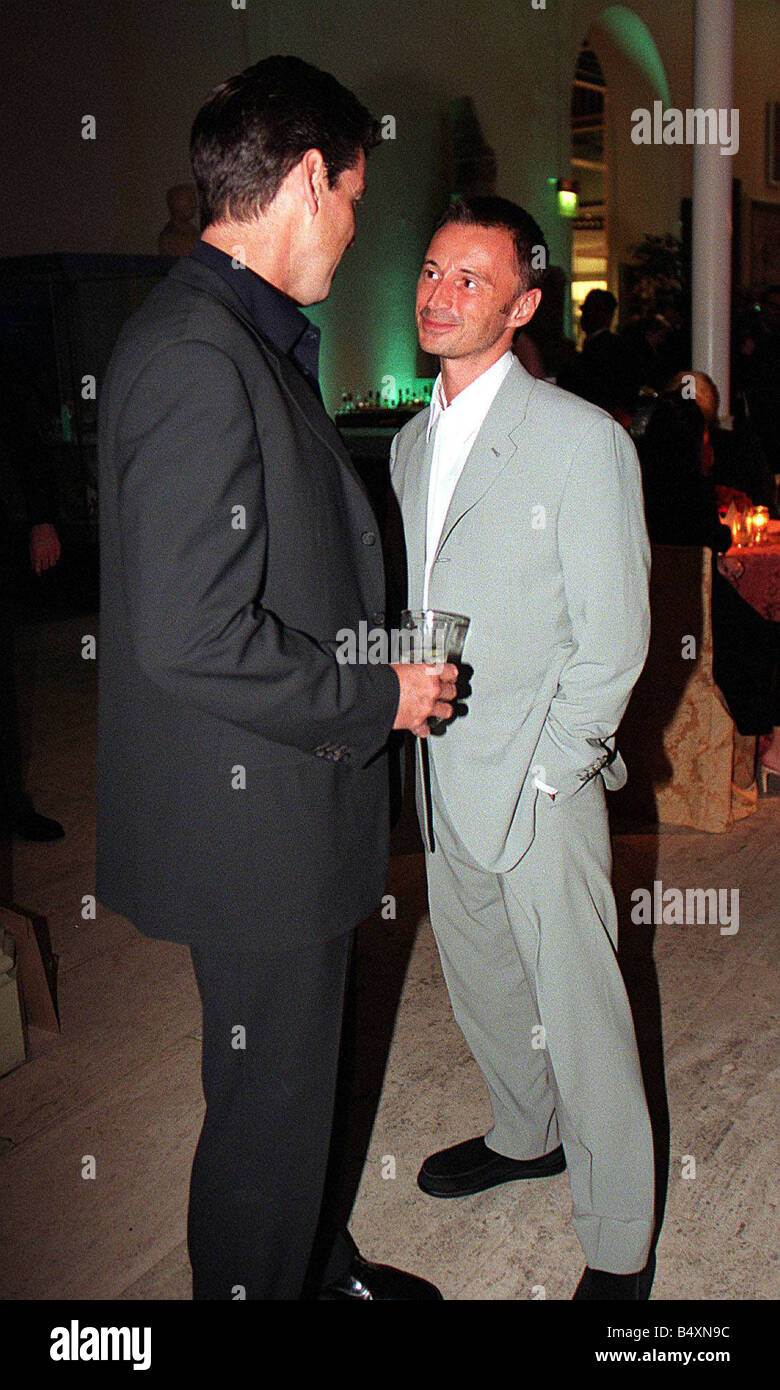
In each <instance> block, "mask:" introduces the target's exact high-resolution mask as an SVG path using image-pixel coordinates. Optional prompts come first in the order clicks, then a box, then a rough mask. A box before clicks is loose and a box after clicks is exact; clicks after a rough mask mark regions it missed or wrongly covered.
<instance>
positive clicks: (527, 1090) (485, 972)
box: [426, 759, 654, 1274]
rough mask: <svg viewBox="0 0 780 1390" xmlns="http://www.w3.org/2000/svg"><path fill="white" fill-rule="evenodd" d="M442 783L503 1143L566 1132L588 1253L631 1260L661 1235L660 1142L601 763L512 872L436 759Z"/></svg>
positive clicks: (449, 879)
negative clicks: (627, 957) (461, 837)
mask: <svg viewBox="0 0 780 1390" xmlns="http://www.w3.org/2000/svg"><path fill="white" fill-rule="evenodd" d="M431 762H432V764H433V759H432V760H431ZM431 791H432V800H433V824H434V834H435V843H436V848H435V851H434V852H433V853H431V852H430V851H429V850H426V863H427V870H428V890H429V903H430V914H431V922H432V925H433V930H434V934H435V936H436V942H437V945H438V948H439V954H440V957H441V963H442V968H443V970H444V976H445V979H446V982H447V987H448V989H449V993H450V998H451V1001H452V1007H453V1011H454V1014H455V1017H456V1019H457V1021H458V1024H459V1025H460V1027H461V1029H462V1031H463V1034H464V1036H465V1038H466V1041H467V1042H468V1045H469V1047H470V1048H471V1051H472V1053H473V1055H474V1058H475V1060H476V1061H477V1063H478V1065H479V1067H480V1069H481V1071H482V1074H483V1076H484V1078H485V1081H486V1083H487V1087H488V1090H489V1092H490V1100H491V1104H492V1108H493V1119H494V1124H493V1128H492V1129H491V1131H490V1133H489V1134H488V1136H487V1142H488V1145H489V1147H490V1148H492V1149H494V1150H495V1151H496V1152H498V1153H501V1154H505V1155H507V1156H509V1157H511V1158H535V1157H537V1156H538V1155H540V1154H543V1153H547V1152H549V1151H550V1150H551V1149H554V1148H555V1147H556V1146H557V1145H558V1143H559V1142H561V1143H562V1144H563V1147H564V1152H565V1154H566V1163H567V1168H568V1173H569V1182H570V1185H571V1195H572V1205H573V1221H574V1227H575V1230H576V1232H577V1235H578V1237H579V1239H580V1242H581V1244H582V1247H583V1249H584V1251H585V1257H586V1261H587V1264H588V1265H589V1266H590V1267H591V1268H593V1269H603V1270H609V1271H610V1272H611V1273H614V1274H629V1273H632V1272H633V1271H635V1270H638V1269H641V1268H642V1267H643V1266H644V1264H645V1262H646V1260H647V1256H648V1252H649V1248H650V1242H651V1238H652V1233H653V1208H654V1169H653V1140H652V1133H651V1129H650V1121H649V1117H648V1113H647V1104H646V1101H645V1094H644V1087H643V1083H642V1076H641V1072H640V1066H639V1057H638V1054H637V1046H636V1036H635V1033H634V1025H633V1020H632V1017H631V1010H630V1006H629V1003H628V998H627V995H626V991H625V986H624V984H623V979H622V976H621V974H620V969H619V966H618V963H617V957H616V954H615V948H616V944H617V913H616V908H615V899H614V894H613V891H612V882H611V872H612V852H611V845H610V839H609V827H608V822H607V812H606V805H605V792H604V784H603V781H602V779H601V776H597V777H594V778H593V779H592V780H591V781H590V782H588V783H587V784H586V785H585V786H583V787H582V789H581V790H580V791H578V792H577V793H576V794H575V795H574V796H573V797H572V798H571V799H569V800H568V801H565V802H562V803H561V804H559V805H556V804H554V803H553V802H552V801H550V799H549V798H548V797H547V796H546V794H545V793H541V792H540V794H539V797H538V800H537V804H536V813H535V814H536V823H535V831H534V839H533V841H532V843H531V846H530V848H529V849H528V851H527V853H526V854H525V855H524V856H523V858H522V859H521V860H520V862H519V864H517V865H516V866H515V867H514V868H513V869H511V870H510V871H509V872H507V873H502V874H496V873H493V872H490V871H488V870H486V869H483V868H481V867H480V866H479V865H478V864H477V863H476V862H475V861H474V860H473V859H472V858H471V856H470V855H469V854H468V853H467V852H466V851H465V849H464V848H463V846H462V845H461V844H460V843H459V841H458V837H457V835H456V833H455V832H454V830H453V828H452V824H451V820H450V818H449V817H448V814H447V810H446V807H445V806H444V803H443V801H442V797H441V791H440V789H439V787H438V784H437V781H436V773H435V767H434V766H433V765H432V767H431Z"/></svg>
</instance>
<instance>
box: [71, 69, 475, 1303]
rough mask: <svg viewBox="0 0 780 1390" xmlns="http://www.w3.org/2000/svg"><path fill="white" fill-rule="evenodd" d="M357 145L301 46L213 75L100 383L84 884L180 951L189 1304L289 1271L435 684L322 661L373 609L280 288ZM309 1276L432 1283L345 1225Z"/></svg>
mask: <svg viewBox="0 0 780 1390" xmlns="http://www.w3.org/2000/svg"><path fill="white" fill-rule="evenodd" d="M376 142H377V125H376V122H375V121H374V120H373V119H372V118H371V117H370V116H369V114H368V112H367V111H366V110H365V108H364V107H362V106H361V105H360V103H359V102H358V101H357V100H356V98H355V97H354V96H353V95H352V94H351V93H350V92H348V91H346V90H345V89H344V88H343V87H341V86H340V84H339V83H338V82H336V81H335V79H334V78H332V77H330V76H329V75H328V74H326V73H322V72H320V71H318V70H317V69H316V68H313V67H311V66H309V65H308V64H305V63H303V62H301V61H300V60H299V59H295V58H269V59H267V60H265V61H264V62H261V63H258V64H256V65H255V66H254V67H252V68H249V69H247V71H246V72H244V73H242V74H240V75H239V76H237V77H235V78H232V79H231V80H230V81H228V82H226V83H224V84H223V85H222V86H220V87H218V88H217V89H216V90H215V91H214V92H213V93H212V95H211V96H210V98H209V99H208V100H207V102H206V103H205V105H204V106H203V108H202V109H201V111H200V112H199V113H198V115H197V117H196V119H195V123H194V126H193V131H192V139H191V153H192V161H193V170H194V174H195V180H196V183H197V186H198V192H199V197H200V205H201V226H202V229H203V234H202V240H201V241H200V242H199V243H198V246H197V247H196V248H195V250H194V251H193V253H192V255H191V256H190V257H189V258H187V259H186V260H183V261H181V262H179V263H178V264H177V265H176V266H175V267H174V269H173V270H172V271H171V273H170V275H169V277H168V278H167V280H166V281H165V282H164V283H163V285H161V286H160V287H158V288H157V289H156V290H155V291H154V292H153V293H152V294H151V295H150V296H149V298H148V299H147V301H146V302H145V304H144V305H143V306H142V308H141V309H140V311H139V312H138V313H137V314H136V315H135V316H134V317H133V318H132V319H131V320H130V322H129V324H128V325H127V326H126V327H125V329H124V331H123V333H122V335H121V338H120V340H119V343H118V345H117V347H116V349H115V352H114V355H113V358H112V362H111V365H110V368H109V371H108V375H107V378H106V381H105V384H104V387H103V390H102V394H101V416H100V441H99V446H100V508H101V537H102V542H101V551H102V561H101V565H102V571H101V594H102V613H101V636H100V644H101V654H100V663H101V664H100V725H99V780H98V870H97V883H98V892H99V895H100V897H101V899H102V901H103V902H104V903H106V904H107V905H108V906H109V907H111V908H113V909H115V910H116V911H119V912H122V913H124V914H125V915H126V916H128V917H129V918H130V919H131V920H132V921H133V922H135V924H136V925H137V926H138V927H139V928H140V930H141V931H143V932H145V933H146V934H147V935H150V936H157V937H162V938H164V939H166V940H174V941H183V942H187V943H189V945H190V947H191V951H192V957H193V962H194V966H195V973H196V977H197V981H198V986H199V989H200V992H201V997H202V1001H203V1089H204V1093H205V1097H206V1107H207V1108H206V1116H205V1120H204V1125H203V1130H202V1133H201V1136H200V1141H199V1144H198V1149H197V1153H196V1156H195V1162H194V1166H193V1173H192V1182H191V1189H190V1206H189V1225H188V1240H189V1251H190V1259H191V1263H192V1269H193V1295H194V1297H195V1298H196V1299H233V1298H242V1297H246V1298H249V1299H298V1298H300V1297H301V1296H303V1294H304V1291H305V1290H307V1289H308V1288H309V1285H310V1282H311V1274H310V1273H309V1281H308V1282H307V1271H309V1266H310V1262H311V1256H312V1251H313V1249H314V1247H315V1237H316V1236H317V1231H318V1225H320V1222H321V1217H322V1203H323V1192H324V1187H325V1174H326V1165H327V1160H328V1152H329V1145H330V1140H331V1130H332V1124H333V1108H334V1094H335V1088H336V1077H337V1060H338V1052H339V1038H340V1032H341V1018H342V1007H343V998H344V987H345V977H346V972H347V966H348V962H349V956H350V949H351V942H352V935H353V931H354V928H355V927H356V925H357V924H358V923H359V922H360V921H361V920H362V919H363V918H365V917H366V916H367V915H368V914H369V913H371V912H372V911H373V910H374V908H375V907H376V906H377V904H378V901H379V898H380V895H381V893H382V891H383V887H384V882H385V873H386V867H387V855H388V777H387V764H386V757H387V754H386V743H387V739H388V736H389V734H390V731H391V729H393V728H411V729H414V730H416V731H417V732H418V733H423V734H424V733H425V732H426V728H427V725H426V721H427V718H428V716H430V715H438V714H442V715H443V716H444V717H448V715H450V714H451V705H450V703H449V702H450V700H451V699H452V698H453V697H454V694H455V685H454V680H453V678H454V676H455V675H456V672H455V668H453V667H450V666H445V667H443V668H438V670H437V669H436V668H432V667H423V666H412V665H409V666H389V665H376V664H370V663H369V662H367V661H366V662H365V663H363V664H361V663H360V662H357V663H354V664H352V665H343V664H340V661H339V659H338V657H337V634H338V633H340V632H341V631H342V630H344V629H349V630H354V631H355V632H356V633H358V632H359V630H360V629H359V624H361V623H363V624H364V625H367V627H368V629H371V628H373V627H376V626H377V625H380V624H382V623H383V621H384V613H383V609H384V605H385V598H384V574H383V565H382V557H381V550H380V544H379V539H378V536H377V527H376V522H375V519H374V516H373V513H372V511H371V508H370V506H369V503H368V500H367V498H366V494H365V491H364V489H363V487H362V485H361V483H360V480H359V479H358V477H357V475H356V473H355V472H354V469H353V468H352V465H351V463H350V460H349V456H348V454H347V452H346V450H345V448H344V446H343V445H342V442H341V439H340V436H339V434H338V432H337V430H336V428H335V426H334V425H333V424H332V422H331V420H330V419H329V417H328V415H327V414H326V412H325V410H324V408H323V404H322V400H321V397H320V394H319V387H318V383H317V351H318V339H319V332H318V330H317V329H316V328H314V327H313V326H312V325H311V324H310V323H309V321H308V319H307V318H306V317H305V315H304V314H303V313H301V310H300V308H299V307H298V306H300V305H307V304H313V303H316V302H318V301H319V300H322V299H324V298H325V297H326V296H327V294H328V292H329V289H330V285H331V281H332V279H333V275H334V273H335V270H336V267H337V266H338V263H339V261H340V260H341V257H342V255H343V253H344V251H345V250H346V249H347V247H348V246H349V245H350V244H351V242H352V240H353V238H354V231H355V205H356V203H357V202H358V200H359V199H360V196H361V194H362V192H363V187H364V178H365V161H366V153H367V152H368V150H369V149H370V148H371V147H372V145H374V144H376ZM320 1230H321V1226H320ZM316 1288H317V1290H318V1291H319V1296H320V1297H327V1298H363V1299H367V1298H371V1299H399V1298H400V1299H409V1298H412V1299H417V1298H436V1297H439V1295H438V1292H437V1290H435V1289H434V1288H433V1286H432V1285H430V1284H427V1283H426V1282H425V1281H423V1280H421V1279H417V1278H415V1277H413V1276H412V1275H407V1274H404V1273H402V1272H401V1271H399V1270H394V1269H392V1268H390V1267H388V1266H383V1265H375V1264H370V1263H369V1262H368V1261H365V1260H362V1259H361V1257H360V1256H359V1255H358V1254H357V1252H356V1250H355V1247H354V1245H353V1244H352V1243H351V1241H350V1239H349V1238H348V1236H347V1234H346V1231H343V1232H341V1233H340V1234H339V1235H337V1236H336V1238H335V1240H333V1241H332V1243H331V1247H330V1250H329V1252H326V1255H325V1258H324V1259H323V1260H322V1264H321V1268H320V1275H319V1279H318V1281H317V1285H316Z"/></svg>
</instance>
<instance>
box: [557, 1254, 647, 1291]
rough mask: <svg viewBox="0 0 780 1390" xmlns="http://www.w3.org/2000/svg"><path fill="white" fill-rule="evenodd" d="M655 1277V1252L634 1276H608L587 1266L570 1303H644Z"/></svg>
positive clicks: (603, 1270) (601, 1270) (600, 1270)
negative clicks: (576, 1301)
mask: <svg viewBox="0 0 780 1390" xmlns="http://www.w3.org/2000/svg"><path fill="white" fill-rule="evenodd" d="M654 1277H655V1252H654V1251H652V1252H651V1254H650V1258H649V1260H648V1261H647V1264H646V1265H645V1267H644V1269H640V1270H638V1271H637V1273H636V1274H610V1273H608V1271H607V1270H605V1269H591V1268H590V1266H588V1267H587V1268H586V1270H585V1273H584V1274H583V1276H582V1278H581V1279H580V1282H579V1284H578V1285H577V1287H576V1289H575V1291H574V1294H573V1297H572V1302H574V1301H575V1300H580V1301H583V1300H585V1301H586V1302H590V1303H596V1302H609V1303H615V1302H627V1301H631V1302H634V1303H644V1302H646V1301H647V1299H648V1298H649V1297H650V1290H651V1288H652V1287H653V1279H654Z"/></svg>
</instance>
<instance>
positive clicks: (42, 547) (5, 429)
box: [0, 360, 65, 841]
mask: <svg viewBox="0 0 780 1390" xmlns="http://www.w3.org/2000/svg"><path fill="white" fill-rule="evenodd" d="M32 380H33V377H32V374H31V373H30V372H29V371H27V370H24V368H23V367H22V366H21V365H20V364H19V362H18V360H15V361H12V362H11V361H7V360H4V361H3V363H2V366H1V367H0V835H2V837H3V839H6V840H7V839H8V838H10V836H12V835H15V836H17V837H18V838H19V839H22V840H35V841H48V840H60V839H62V837H63V835H64V834H65V831H64V830H63V827H62V826H61V825H60V823H59V821H56V820H52V819H51V818H50V817H49V816H42V815H41V814H40V813H39V812H38V811H36V810H35V807H34V806H33V804H32V801H31V800H30V798H29V796H27V794H26V793H25V791H24V786H23V779H22V750H21V744H20V738H19V714H18V707H17V698H16V679H15V673H14V612H13V591H14V541H15V538H16V526H15V520H14V507H13V503H12V493H13V491H14V490H15V491H16V492H17V493H18V494H19V495H20V497H21V500H22V503H23V506H24V509H25V512H26V521H27V526H28V529H29V539H28V544H29V555H30V564H31V566H32V568H33V570H34V571H35V573H36V574H38V575H40V574H43V573H45V572H46V571H47V570H49V569H51V568H52V567H53V566H54V565H56V564H57V562H58V560H59V558H60V541H59V536H58V534H57V528H56V525H55V521H56V517H57V504H56V489H55V488H54V486H53V483H52V480H51V478H50V477H49V476H48V473H47V469H46V466H45V463H44V453H43V449H42V447H41V439H40V433H39V421H38V419H37V416H36V410H35V402H34V399H33V390H32V386H31V382H32ZM14 485H15V487H14Z"/></svg>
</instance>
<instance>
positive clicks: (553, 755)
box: [391, 362, 650, 873]
mask: <svg viewBox="0 0 780 1390" xmlns="http://www.w3.org/2000/svg"><path fill="white" fill-rule="evenodd" d="M427 425H428V411H427V410H426V411H422V412H421V413H420V414H419V415H417V416H415V418H414V419H413V420H410V422H409V423H408V424H407V425H405V426H404V428H403V429H402V430H401V431H400V432H399V434H397V435H396V437H395V439H394V440H393V444H392V449H391V478H392V483H393V488H394V491H395V494H396V497H397V499H398V503H399V506H400V509H401V515H402V517H403V523H404V533H405V539H406V552H407V575H408V594H407V603H408V606H409V607H410V608H420V607H422V595H423V580H424V565H425V528H426V512H427V501H428V479H429V476H430V465H431V456H432V451H433V441H431V444H430V445H428V444H426V438H425V436H426V430H427ZM649 567H650V547H649V544H648V540H647V531H646V528H645V519H644V508H643V502H642V484H641V478H640V473H639V461H638V459H637V455H636V450H635V448H634V445H633V443H632V442H631V439H630V438H629V436H628V434H627V433H626V431H625V430H624V429H623V428H622V427H621V426H620V425H618V424H616V423H615V421H614V420H613V419H612V417H611V416H610V415H607V414H606V412H605V411H603V410H600V409H599V408H598V407H596V406H593V405H590V404H589V403H588V402H586V401H582V400H580V399H579V398H578V397H577V396H572V395H570V394H569V392H567V391H561V390H560V389H559V388H558V387H556V386H550V385H549V384H548V383H547V382H544V381H535V380H534V378H533V377H531V376H530V375H529V374H528V372H526V371H525V370H524V368H523V367H521V366H520V364H519V363H517V362H513V364H512V367H511V370H510V371H509V372H508V374H507V376H506V378H505V379H504V381H503V383H502V385H501V387H500V389H499V391H498V394H497V395H496V398H495V400H494V402H493V404H492V406H491V408H490V410H489V411H488V414H487V416H486V418H485V421H484V424H483V426H482V428H481V430H480V431H479V434H478V435H477V437H476V439H475V441H474V444H473V447H472V449H471V452H470V453H469V456H468V458H467V460H466V464H465V467H464V469H463V472H462V474H461V476H460V479H459V481H458V483H457V486H456V488H455V492H454V494H453V497H452V501H451V503H450V507H449V511H448V512H447V516H446V518H445V522H444V526H443V528H442V534H441V538H440V540H439V545H438V549H437V552H436V557H435V561H434V565H433V569H432V571H431V580H430V589H429V596H428V602H429V606H430V607H431V608H442V609H446V610H448V611H450V612H457V613H464V614H466V615H467V616H468V617H469V618H470V619H471V626H470V628H469V632H468V636H467V638H466V646H465V650H464V654H463V660H464V662H466V663H468V664H469V665H470V666H472V667H473V672H474V674H473V677H472V680H471V695H470V697H469V699H468V701H467V713H466V714H465V715H461V716H456V718H455V719H454V720H453V721H452V722H451V723H450V724H449V725H448V726H447V727H446V729H445V730H444V732H443V733H441V734H438V735H435V734H433V735H431V737H430V738H429V739H428V740H427V741H426V742H427V748H428V756H429V758H430V759H431V762H432V764H433V767H434V769H435V773H436V781H437V784H438V788H439V794H440V795H441V796H442V797H443V799H444V804H445V807H446V811H447V814H448V817H449V819H450V821H451V823H452V825H453V827H454V829H455V830H456V832H457V834H458V836H459V837H460V839H461V840H462V842H463V844H464V845H465V847H466V849H467V850H468V851H469V853H470V854H471V855H472V857H473V858H474V859H475V860H476V861H477V862H478V863H479V864H481V865H482V866H483V867H485V868H488V869H491V870H493V871H495V872H499V873H501V872H506V871H507V870H509V869H511V868H513V867H514V865H515V864H517V863H518V862H519V860H520V859H521V858H522V856H523V854H524V853H525V852H526V850H527V849H528V847H529V845H530V844H531V841H532V839H533V834H534V812H535V805H536V800H537V797H538V796H540V795H542V796H545V795H547V793H546V792H543V791H540V790H539V788H538V786H537V785H536V783H537V781H541V782H543V783H545V784H546V785H551V786H553V787H555V788H556V789H557V795H556V797H555V803H556V805H557V804H559V803H561V802H565V801H567V800H568V799H569V798H570V797H572V796H574V795H576V793H577V791H578V790H579V788H580V787H581V786H582V785H584V783H585V782H587V781H589V780H590V779H591V778H592V777H595V776H597V775H598V774H599V773H602V774H603V776H604V781H605V783H606V785H607V786H608V787H613V788H614V787H620V786H622V785H623V784H624V782H625V780H626V769H625V765H624V763H623V760H622V759H621V757H620V755H619V754H617V753H616V752H615V742H614V736H615V733H616V731H617V728H618V725H619V723H620V720H621V718H622V716H623V713H624V711H625V708H626V705H627V704H628V699H629V696H630V694H631V690H632V688H633V686H634V684H635V682H636V680H637V678H638V676H639V674H640V672H641V670H642V667H643V665H644V662H645V657H646V655H647V644H648V640H649V634H650V613H649V606H648V576H649ZM417 805H418V812H419V814H420V820H421V825H422V829H423V833H424V835H425V836H426V838H427V840H428V843H429V846H431V847H433V846H432V841H431V825H430V823H429V816H428V809H427V807H426V805H425V797H424V795H423V789H422V757H421V750H420V744H419V741H418V757H417ZM434 819H435V807H434ZM433 830H434V833H435V823H434V825H433Z"/></svg>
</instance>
